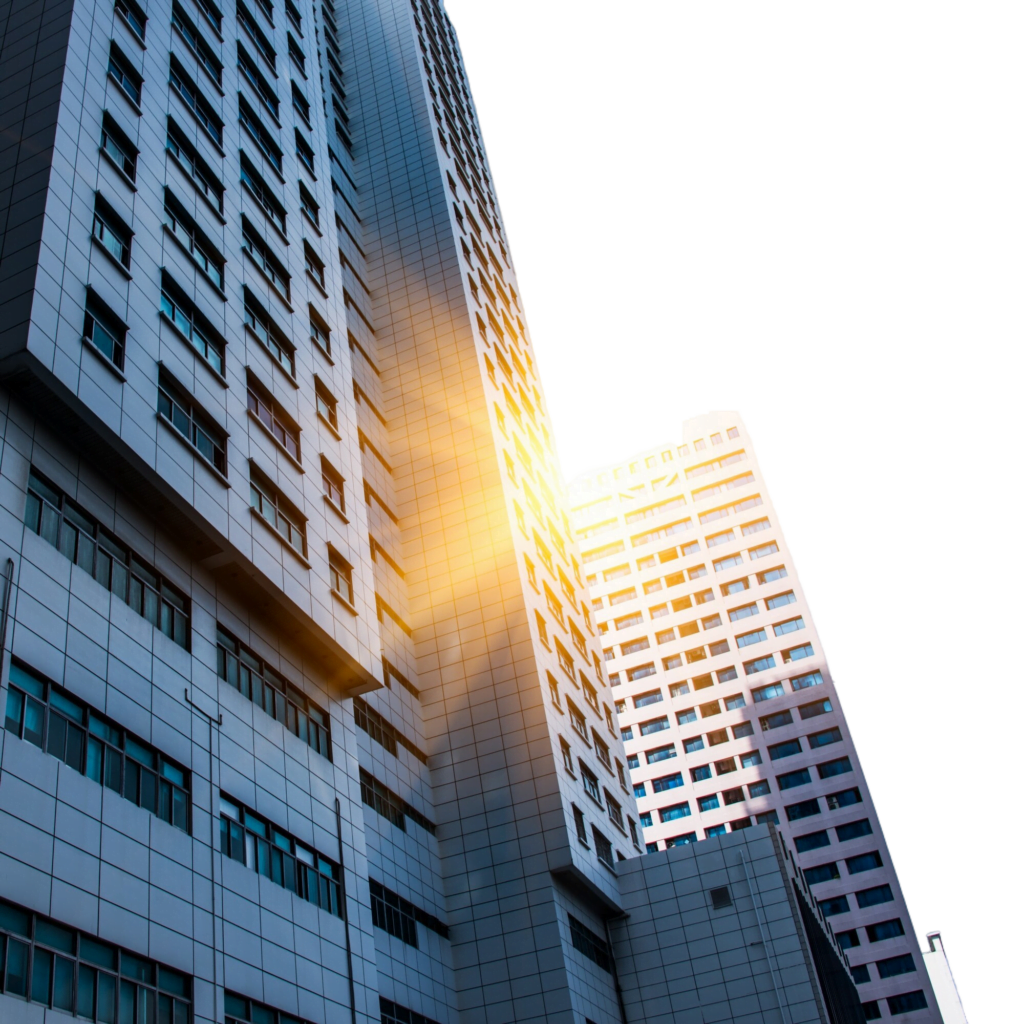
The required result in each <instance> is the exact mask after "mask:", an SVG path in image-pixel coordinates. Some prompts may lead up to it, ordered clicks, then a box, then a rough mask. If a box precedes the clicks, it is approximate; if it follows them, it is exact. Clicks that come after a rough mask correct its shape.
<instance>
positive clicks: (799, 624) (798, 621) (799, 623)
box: [772, 615, 804, 636]
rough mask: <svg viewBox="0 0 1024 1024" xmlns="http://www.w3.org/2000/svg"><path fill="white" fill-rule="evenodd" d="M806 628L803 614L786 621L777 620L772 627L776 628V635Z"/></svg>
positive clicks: (783, 634)
mask: <svg viewBox="0 0 1024 1024" xmlns="http://www.w3.org/2000/svg"><path fill="white" fill-rule="evenodd" d="M803 628H804V619H803V616H802V615H800V616H797V618H795V619H787V620H786V621H785V622H777V623H776V624H775V625H774V626H772V629H773V630H775V635H776V636H785V635H786V634H787V633H795V632H796V631H797V630H798V629H803Z"/></svg>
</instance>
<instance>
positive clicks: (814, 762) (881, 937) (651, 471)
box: [570, 412, 941, 1021]
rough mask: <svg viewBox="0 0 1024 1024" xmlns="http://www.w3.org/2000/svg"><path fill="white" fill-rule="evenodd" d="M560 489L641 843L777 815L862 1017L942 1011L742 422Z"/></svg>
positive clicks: (692, 432) (702, 420)
mask: <svg viewBox="0 0 1024 1024" xmlns="http://www.w3.org/2000/svg"><path fill="white" fill-rule="evenodd" d="M570 492H571V501H572V504H573V519H574V526H575V530H576V534H577V538H578V540H579V543H580V546H581V550H582V556H581V557H582V561H583V564H584V572H585V573H586V576H587V583H588V585H589V587H590V593H591V599H592V600H591V608H592V613H593V615H594V617H595V621H596V624H597V627H598V630H599V632H600V633H601V635H602V640H603V644H604V658H605V663H606V668H607V671H608V674H609V681H610V682H611V684H612V688H613V692H614V694H615V707H616V711H617V714H618V721H619V725H620V727H621V731H622V738H623V740H624V741H625V749H626V754H627V758H628V763H629V769H630V774H631V779H632V785H633V791H634V794H635V796H636V799H637V804H638V808H639V811H640V821H641V824H642V825H643V832H644V841H645V843H646V846H647V850H648V852H653V851H655V850H659V849H665V848H671V847H673V846H677V845H680V844H686V843H692V842H695V841H698V840H702V839H706V838H710V837H713V836H718V835H723V834H725V833H726V832H734V831H737V830H740V829H744V828H749V827H750V826H751V825H754V824H757V823H762V822H769V821H770V822H774V823H775V825H776V826H777V827H778V828H779V829H780V831H781V832H782V834H783V836H784V837H785V839H786V841H787V842H788V843H789V844H790V845H791V847H792V848H793V849H794V850H795V851H796V855H797V863H798V864H799V865H800V867H801V869H802V871H803V875H804V877H805V879H806V881H807V883H808V886H809V887H810V891H811V892H812V893H813V894H814V897H815V898H816V900H817V903H818V906H819V908H820V909H821V911H822V914H823V915H824V916H825V917H826V918H827V919H828V922H829V924H830V925H831V927H832V928H833V930H834V932H835V933H836V936H837V938H838V940H839V943H840V945H841V946H843V947H844V948H845V949H846V952H847V955H848V957H849V960H850V963H851V965H852V967H853V975H854V980H855V981H856V982H857V984H858V990H859V992H860V997H861V1000H862V1003H863V1006H864V1011H865V1016H866V1018H867V1020H890V1019H891V1020H899V1021H902V1020H908V1021H909V1020H915V1021H924V1020H928V1021H939V1020H941V1016H940V1014H939V1011H938V1009H937V1008H936V1001H935V998H934V995H933V993H932V991H931V986H930V984H929V981H928V976H927V973H926V971H925V967H924V963H923V961H922V958H921V954H920V952H919V950H918V946H917V941H916V939H915V937H914V930H913V927H912V925H911V921H910V915H909V913H908V910H907V906H906V903H905V901H904V899H903V895H902V893H901V891H900V886H899V881H898V879H897V876H896V871H895V868H894V867H893V864H892V859H891V857H890V856H889V852H888V849H887V848H886V844H885V838H884V836H883V834H882V829H881V826H880V824H879V821H878V816H877V814H876V813H875V809H874V806H873V804H872V802H871V794H870V792H869V791H868V786H867V783H866V781H865V778H864V773H863V771H862V769H861V766H860V762H859V761H858V758H857V752H856V749H855V748H854V745H853V741H852V738H851V736H850V730H849V726H848V725H847V723H846V720H845V718H844V717H843V710H842V707H841V705H840V703H839V698H838V695H837V693H836V689H835V685H834V682H833V679H832V675H831V673H830V672H829V668H828V664H827V662H826V660H825V657H824V654H823V651H822V645H821V640H820V639H819V637H818V634H817V632H816V631H815V628H814V622H813V620H812V619H811V615H810V610H809V608H808V605H807V601H806V598H805V596H804V593H803V590H802V588H801V586H800V581H799V580H798V578H797V574H796V571H795V568H794V566H793V560H792V557H791V556H790V553H789V550H788V548H787V546H786V541H785V538H784V537H783V535H782V531H781V529H780V527H779V521H778V516H777V515H776V513H775V510H774V508H773V507H772V503H771V498H770V496H769V494H768V491H767V489H766V487H765V483H764V479H763V477H762V475H761V471H760V469H759V467H758V464H757V459H756V457H755V455H754V451H753V447H752V445H751V441H750V437H749V435H748V434H747V431H746V428H745V427H744V425H743V423H742V421H741V419H740V418H739V416H738V415H737V414H736V413H734V412H719V413H712V414H710V415H707V416H702V417H699V418H696V419H691V420H688V421H687V422H686V423H685V424H684V425H683V437H682V439H681V442H680V443H673V444H664V445H660V446H658V447H656V448H652V449H651V450H649V451H646V452H642V453H640V454H639V455H637V456H636V457H635V458H633V459H631V460H629V461H627V462H625V463H621V464H618V465H611V466H608V467H607V468H605V469H602V470H600V471H598V472H595V473H592V474H590V475H589V476H586V477H583V478H581V479H578V480H577V481H575V482H574V483H573V484H572V486H571V488H570Z"/></svg>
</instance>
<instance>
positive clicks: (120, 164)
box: [100, 112, 139, 182]
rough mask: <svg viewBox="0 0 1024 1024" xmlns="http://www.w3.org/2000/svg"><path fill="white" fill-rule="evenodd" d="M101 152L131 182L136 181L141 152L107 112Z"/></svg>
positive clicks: (101, 136)
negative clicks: (136, 169)
mask: <svg viewBox="0 0 1024 1024" xmlns="http://www.w3.org/2000/svg"><path fill="white" fill-rule="evenodd" d="M100 151H101V152H102V153H103V155H104V156H105V157H107V159H108V160H110V162H111V163H112V164H113V165H114V166H115V167H116V168H117V169H118V170H119V171H121V172H122V173H123V174H124V175H125V177H126V178H128V180H129V181H132V182H134V181H135V168H136V164H137V161H138V157H139V151H138V149H137V148H136V147H135V146H134V145H133V144H132V143H131V142H130V141H129V139H128V136H127V135H125V133H124V132H123V131H122V130H121V128H120V127H118V124H117V122H116V121H115V120H114V119H113V118H112V117H111V116H110V114H108V113H106V112H104V114H103V129H102V132H101V134H100Z"/></svg>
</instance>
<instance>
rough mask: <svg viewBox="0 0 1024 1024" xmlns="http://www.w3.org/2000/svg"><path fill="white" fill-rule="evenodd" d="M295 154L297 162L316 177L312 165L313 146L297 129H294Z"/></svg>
mask: <svg viewBox="0 0 1024 1024" xmlns="http://www.w3.org/2000/svg"><path fill="white" fill-rule="evenodd" d="M295 155H296V157H298V160H299V163H301V164H302V166H303V167H305V168H306V170H307V171H309V173H310V174H312V175H313V177H314V179H315V178H316V171H315V170H314V167H313V159H314V153H313V147H312V146H310V144H309V143H308V142H307V141H306V140H305V139H304V138H303V137H302V136H301V135H300V134H299V129H298V128H296V129H295Z"/></svg>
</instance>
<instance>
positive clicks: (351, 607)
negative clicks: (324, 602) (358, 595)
mask: <svg viewBox="0 0 1024 1024" xmlns="http://www.w3.org/2000/svg"><path fill="white" fill-rule="evenodd" d="M331 596H332V597H333V598H334V599H335V601H337V602H338V603H339V604H340V605H342V606H343V607H344V608H345V609H346V610H347V611H348V612H349V613H350V614H352V615H358V614H359V612H357V611H356V606H355V605H354V604H352V602H351V601H349V599H348V598H347V597H343V596H342V595H341V594H339V593H338V592H337V591H336V590H332V591H331Z"/></svg>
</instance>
